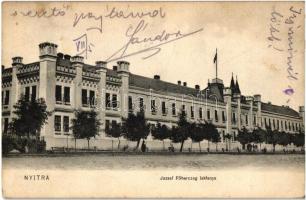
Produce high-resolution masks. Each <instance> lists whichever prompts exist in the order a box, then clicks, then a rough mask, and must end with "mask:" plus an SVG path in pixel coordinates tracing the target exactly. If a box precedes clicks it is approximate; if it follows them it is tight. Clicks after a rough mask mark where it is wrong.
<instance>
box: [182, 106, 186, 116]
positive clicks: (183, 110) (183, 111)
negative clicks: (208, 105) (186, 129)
mask: <svg viewBox="0 0 306 200" xmlns="http://www.w3.org/2000/svg"><path fill="white" fill-rule="evenodd" d="M182 114H184V115H186V111H185V105H182Z"/></svg>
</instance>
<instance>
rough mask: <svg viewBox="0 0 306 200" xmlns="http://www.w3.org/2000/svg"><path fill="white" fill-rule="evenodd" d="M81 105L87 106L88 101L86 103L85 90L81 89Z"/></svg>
mask: <svg viewBox="0 0 306 200" xmlns="http://www.w3.org/2000/svg"><path fill="white" fill-rule="evenodd" d="M82 105H83V106H87V105H88V101H87V90H85V89H82Z"/></svg>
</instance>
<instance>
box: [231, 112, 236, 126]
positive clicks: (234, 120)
mask: <svg viewBox="0 0 306 200" xmlns="http://www.w3.org/2000/svg"><path fill="white" fill-rule="evenodd" d="M232 118H233V119H232V122H233V124H236V113H232Z"/></svg>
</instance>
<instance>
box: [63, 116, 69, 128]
mask: <svg viewBox="0 0 306 200" xmlns="http://www.w3.org/2000/svg"><path fill="white" fill-rule="evenodd" d="M63 129H64V132H69V117H68V116H64V119H63Z"/></svg>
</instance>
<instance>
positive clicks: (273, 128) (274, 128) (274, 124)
mask: <svg viewBox="0 0 306 200" xmlns="http://www.w3.org/2000/svg"><path fill="white" fill-rule="evenodd" d="M272 122H273V129H275V120H274V119H273V121H272Z"/></svg>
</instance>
